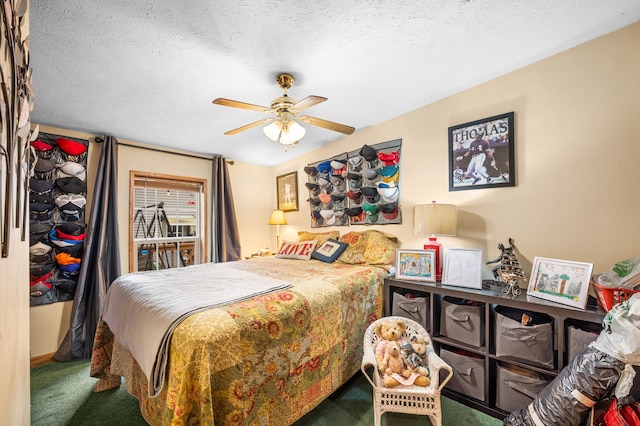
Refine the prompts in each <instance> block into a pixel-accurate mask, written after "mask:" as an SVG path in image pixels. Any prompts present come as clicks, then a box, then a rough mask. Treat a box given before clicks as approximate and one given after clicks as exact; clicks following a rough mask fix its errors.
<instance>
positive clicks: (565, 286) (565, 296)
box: [527, 256, 593, 309]
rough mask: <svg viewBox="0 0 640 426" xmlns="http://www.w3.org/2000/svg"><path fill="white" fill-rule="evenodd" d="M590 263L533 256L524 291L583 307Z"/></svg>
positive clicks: (589, 280) (535, 295)
mask: <svg viewBox="0 0 640 426" xmlns="http://www.w3.org/2000/svg"><path fill="white" fill-rule="evenodd" d="M592 272H593V263H585V262H574V261H570V260H560V259H550V258H546V257H537V256H536V257H535V259H534V261H533V267H532V269H531V278H530V279H529V286H528V288H527V294H528V295H530V296H534V297H538V298H540V299H545V300H549V301H552V302H557V303H561V304H563V305H568V306H573V307H575V308H579V309H585V307H586V306H587V300H588V298H589V283H590V282H591V273H592Z"/></svg>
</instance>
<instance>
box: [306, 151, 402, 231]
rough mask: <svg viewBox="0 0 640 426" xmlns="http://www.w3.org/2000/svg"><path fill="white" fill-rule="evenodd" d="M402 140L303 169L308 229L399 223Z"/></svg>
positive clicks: (341, 155)
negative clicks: (309, 222) (308, 214)
mask: <svg viewBox="0 0 640 426" xmlns="http://www.w3.org/2000/svg"><path fill="white" fill-rule="evenodd" d="M401 146H402V139H396V140H393V141H389V142H382V143H378V144H375V145H371V146H369V145H363V146H362V147H361V148H359V149H357V150H354V151H351V152H348V153H344V154H340V155H338V156H335V157H332V158H330V159H327V160H323V161H318V162H316V163H310V164H309V165H307V166H306V167H305V168H304V171H305V173H306V174H307V176H308V182H307V183H306V184H305V186H306V187H307V189H308V190H309V199H308V200H307V201H308V202H309V207H310V210H311V227H312V228H317V227H326V226H345V225H387V224H398V223H402V214H401V211H400V206H399V205H400V186H399V178H400V149H401Z"/></svg>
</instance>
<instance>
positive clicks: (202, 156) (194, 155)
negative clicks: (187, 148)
mask: <svg viewBox="0 0 640 426" xmlns="http://www.w3.org/2000/svg"><path fill="white" fill-rule="evenodd" d="M93 139H94V140H95V141H96V142H97V143H102V142H104V139H103V138H101V137H99V136H96V137H95V138H93ZM118 145H123V146H128V147H131V148H138V149H146V150H149V151H156V152H163V153H165V154H174V155H182V156H183V157H190V158H198V159H200V160H211V159H213V157H208V156H205V155H196V154H185V153H182V152H173V151H167V150H164V149H158V148H151V147H147V146H140V145H134V144H130V143H126V142H120V141H118ZM225 161H226V162H227V164H229V165H231V166H233V165H234V164H235V161H233V160H227V159H225Z"/></svg>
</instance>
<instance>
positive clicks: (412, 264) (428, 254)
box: [396, 249, 436, 282]
mask: <svg viewBox="0 0 640 426" xmlns="http://www.w3.org/2000/svg"><path fill="white" fill-rule="evenodd" d="M435 268H436V251H435V250H401V249H398V250H396V278H398V279H402V280H416V281H430V282H436V271H435Z"/></svg>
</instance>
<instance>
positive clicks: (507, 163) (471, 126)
mask: <svg viewBox="0 0 640 426" xmlns="http://www.w3.org/2000/svg"><path fill="white" fill-rule="evenodd" d="M514 139H515V129H514V113H513V112H508V113H504V114H500V115H494V116H492V117H487V118H483V119H480V120H476V121H471V122H468V123H463V124H458V125H455V126H451V127H449V191H462V190H467V189H481V188H498V187H505V186H515V185H516V171H515V161H514V145H515V142H514Z"/></svg>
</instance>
